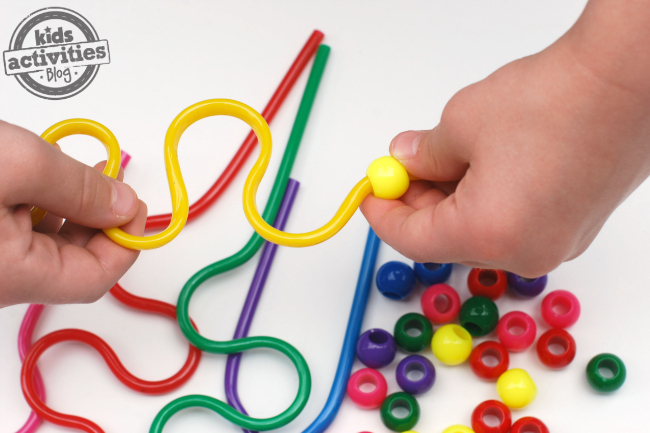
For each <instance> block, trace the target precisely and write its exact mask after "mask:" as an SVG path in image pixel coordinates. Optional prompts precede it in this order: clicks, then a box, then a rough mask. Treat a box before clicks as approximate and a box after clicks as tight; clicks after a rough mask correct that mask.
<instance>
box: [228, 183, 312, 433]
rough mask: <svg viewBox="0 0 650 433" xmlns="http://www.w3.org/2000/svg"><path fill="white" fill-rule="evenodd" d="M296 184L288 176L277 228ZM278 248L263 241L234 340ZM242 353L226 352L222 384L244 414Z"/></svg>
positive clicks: (245, 326) (244, 328)
mask: <svg viewBox="0 0 650 433" xmlns="http://www.w3.org/2000/svg"><path fill="white" fill-rule="evenodd" d="M298 186H300V183H299V182H298V181H296V180H293V179H289V183H288V184H287V189H286V191H285V193H284V198H283V199H282V204H281V205H280V210H279V211H278V215H277V216H276V219H275V223H274V224H273V226H274V227H275V228H277V229H278V230H284V226H285V225H286V223H287V219H288V218H289V213H290V212H291V207H292V206H293V200H294V199H295V198H296V193H297V192H298ZM277 249H278V246H277V245H276V244H274V243H271V242H265V243H264V249H263V250H262V256H261V257H260V261H259V263H258V264H257V269H256V270H255V275H254V276H253V281H252V282H251V287H250V289H248V295H247V296H246V301H245V302H244V308H242V312H241V315H240V316H239V322H237V329H236V330H235V335H234V336H233V340H235V339H238V338H244V337H246V336H248V331H249V329H250V327H251V323H252V322H253V316H254V315H255V310H256V309H257V304H258V302H259V300H260V296H261V295H262V290H264V284H265V283H266V277H268V275H269V270H270V269H271V265H272V264H273V258H274V257H275V252H276V251H277ZM241 355H242V354H241V353H235V354H232V355H228V361H227V363H226V384H225V385H226V399H227V400H228V404H230V405H231V406H232V407H234V408H235V409H237V410H238V411H239V412H241V413H243V414H244V415H248V413H247V412H246V409H244V405H243V404H242V403H241V401H240V400H239V394H238V392H237V376H238V374H239V364H240V362H241ZM242 430H243V431H244V433H257V432H253V431H252V430H246V429H242Z"/></svg>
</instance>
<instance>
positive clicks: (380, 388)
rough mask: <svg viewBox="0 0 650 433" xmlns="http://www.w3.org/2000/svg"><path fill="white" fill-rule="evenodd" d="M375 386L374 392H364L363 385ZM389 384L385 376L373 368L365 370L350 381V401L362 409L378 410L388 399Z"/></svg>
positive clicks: (358, 372)
mask: <svg viewBox="0 0 650 433" xmlns="http://www.w3.org/2000/svg"><path fill="white" fill-rule="evenodd" d="M366 384H368V385H374V386H375V389H373V390H372V391H368V392H365V391H362V390H361V387H362V386H363V385H366ZM387 394H388V384H387V383H386V379H384V376H383V375H382V374H381V373H380V372H378V371H377V370H375V369H373V368H363V369H361V370H359V371H357V372H356V373H354V374H353V375H352V376H350V380H349V381H348V395H349V396H350V399H351V400H352V401H353V402H354V404H356V405H357V406H359V407H360V408H361V409H377V408H378V407H379V406H381V404H382V403H383V402H384V400H385V399H386V395H387Z"/></svg>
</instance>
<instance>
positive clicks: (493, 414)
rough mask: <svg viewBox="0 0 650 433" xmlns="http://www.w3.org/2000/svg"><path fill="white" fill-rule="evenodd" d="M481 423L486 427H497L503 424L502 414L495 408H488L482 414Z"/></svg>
mask: <svg viewBox="0 0 650 433" xmlns="http://www.w3.org/2000/svg"><path fill="white" fill-rule="evenodd" d="M483 423H484V424H485V425H487V426H488V427H499V426H500V425H501V424H502V423H503V414H502V413H501V411H500V410H498V409H495V408H488V409H487V410H486V411H485V412H483Z"/></svg>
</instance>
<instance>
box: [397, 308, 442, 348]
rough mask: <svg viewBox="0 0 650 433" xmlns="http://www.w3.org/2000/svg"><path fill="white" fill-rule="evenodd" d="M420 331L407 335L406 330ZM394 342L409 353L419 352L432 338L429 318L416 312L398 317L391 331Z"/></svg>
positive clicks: (427, 345)
mask: <svg viewBox="0 0 650 433" xmlns="http://www.w3.org/2000/svg"><path fill="white" fill-rule="evenodd" d="M414 330H415V331H420V334H419V335H415V336H414V335H409V332H408V331H411V333H412V334H415V333H416V332H414ZM393 336H394V337H395V342H396V343H397V346H398V347H399V348H400V349H403V350H405V351H407V352H410V353H417V352H421V351H423V350H424V349H426V348H427V347H429V345H430V344H431V339H432V338H433V326H432V325H431V322H429V319H427V318H426V317H424V316H423V315H422V314H418V313H408V314H405V315H403V316H402V317H400V318H399V320H398V321H397V323H395V331H394V332H393Z"/></svg>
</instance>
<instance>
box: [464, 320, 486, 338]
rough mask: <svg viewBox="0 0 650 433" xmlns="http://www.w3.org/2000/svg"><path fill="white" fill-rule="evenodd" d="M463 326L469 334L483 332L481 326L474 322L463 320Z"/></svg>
mask: <svg viewBox="0 0 650 433" xmlns="http://www.w3.org/2000/svg"><path fill="white" fill-rule="evenodd" d="M463 328H465V329H467V330H468V331H469V333H470V334H475V335H480V334H482V333H483V331H482V329H481V327H480V326H478V325H477V324H476V323H472V322H465V323H463Z"/></svg>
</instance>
